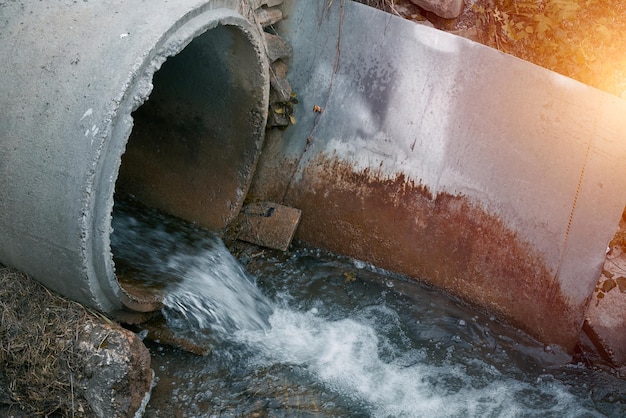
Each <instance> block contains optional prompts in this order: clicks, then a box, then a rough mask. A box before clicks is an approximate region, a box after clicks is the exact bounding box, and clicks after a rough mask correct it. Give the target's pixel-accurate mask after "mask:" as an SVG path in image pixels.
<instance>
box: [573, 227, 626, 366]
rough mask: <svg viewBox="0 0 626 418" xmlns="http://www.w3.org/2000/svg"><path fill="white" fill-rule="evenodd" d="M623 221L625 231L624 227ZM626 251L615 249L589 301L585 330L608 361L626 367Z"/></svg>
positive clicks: (613, 248)
mask: <svg viewBox="0 0 626 418" xmlns="http://www.w3.org/2000/svg"><path fill="white" fill-rule="evenodd" d="M625 226H626V225H624V221H622V230H624V227H625ZM625 271H626V252H625V251H624V249H623V248H621V247H620V246H614V247H612V248H611V252H610V253H609V254H608V255H607V259H606V262H605V263H604V269H603V272H602V276H601V278H600V280H599V281H598V284H597V286H596V289H595V291H594V293H593V297H592V298H591V302H590V303H589V309H588V310H587V315H586V317H585V323H584V326H583V329H584V331H585V333H586V334H587V335H588V336H589V338H590V339H591V341H592V342H593V343H594V345H595V348H596V349H597V350H598V351H599V352H600V354H601V355H602V356H603V357H604V359H605V360H607V361H609V362H610V363H612V364H613V365H615V366H619V367H621V366H626V277H624V276H625V275H624V272H625Z"/></svg>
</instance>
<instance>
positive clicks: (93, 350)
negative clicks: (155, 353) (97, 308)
mask: <svg viewBox="0 0 626 418" xmlns="http://www.w3.org/2000/svg"><path fill="white" fill-rule="evenodd" d="M0 317H1V318H2V321H1V322H0V415H2V416H11V415H13V416H21V415H22V414H24V416H34V415H37V416H38V415H42V416H50V415H54V416H57V415H59V416H73V417H86V416H89V417H132V416H137V415H136V414H139V415H140V414H141V413H142V408H145V405H146V404H147V400H148V399H149V396H150V393H151V389H152V380H153V372H152V370H151V368H150V354H149V352H148V349H147V348H146V347H145V346H144V345H143V343H142V342H141V340H140V339H139V338H138V337H137V336H136V335H135V334H133V333H132V332H130V331H128V330H125V329H123V328H122V327H121V326H119V325H118V324H116V323H114V322H112V321H111V320H109V319H108V318H106V317H105V316H103V315H101V314H98V313H96V312H93V311H89V310H87V309H86V308H85V307H84V306H82V305H80V304H79V303H77V302H72V301H69V300H67V299H65V298H63V297H61V296H58V295H57V294H55V293H52V292H51V291H50V290H48V289H46V288H45V287H43V286H42V285H40V284H39V283H37V282H35V281H34V280H32V279H31V278H30V277H28V276H27V275H25V274H23V273H20V272H18V271H16V270H13V269H9V268H5V267H3V266H1V265H0Z"/></svg>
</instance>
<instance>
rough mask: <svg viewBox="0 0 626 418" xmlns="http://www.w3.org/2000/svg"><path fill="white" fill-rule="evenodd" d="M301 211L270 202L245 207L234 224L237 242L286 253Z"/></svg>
mask: <svg viewBox="0 0 626 418" xmlns="http://www.w3.org/2000/svg"><path fill="white" fill-rule="evenodd" d="M301 216H302V211H300V210H299V209H294V208H290V207H287V206H283V205H279V204H277V203H272V202H259V203H250V204H248V205H246V206H245V207H244V208H243V209H242V210H241V212H240V213H239V215H238V216H237V219H236V220H235V222H234V226H233V229H234V230H235V231H236V237H237V239H239V240H242V241H245V242H249V243H251V244H256V245H260V246H262V247H268V248H273V249H276V250H281V251H287V250H288V249H289V245H291V241H292V239H293V237H294V235H295V233H296V229H297V228H298V225H299V223H300V218H301Z"/></svg>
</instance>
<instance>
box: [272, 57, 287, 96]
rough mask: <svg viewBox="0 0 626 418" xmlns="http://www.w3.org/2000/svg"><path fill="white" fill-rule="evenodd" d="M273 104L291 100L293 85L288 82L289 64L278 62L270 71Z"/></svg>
mask: <svg viewBox="0 0 626 418" xmlns="http://www.w3.org/2000/svg"><path fill="white" fill-rule="evenodd" d="M270 86H271V87H272V97H271V98H270V101H271V102H288V101H289V100H290V99H291V93H292V90H291V84H290V83H289V80H287V64H285V63H284V62H283V61H276V62H275V63H274V64H272V66H271V69H270Z"/></svg>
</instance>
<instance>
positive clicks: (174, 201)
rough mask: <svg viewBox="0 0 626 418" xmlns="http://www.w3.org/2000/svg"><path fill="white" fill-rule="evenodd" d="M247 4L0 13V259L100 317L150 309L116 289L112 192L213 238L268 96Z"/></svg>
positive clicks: (69, 6)
mask: <svg viewBox="0 0 626 418" xmlns="http://www.w3.org/2000/svg"><path fill="white" fill-rule="evenodd" d="M267 3H268V2H267V1H260V2H259V1H257V2H256V4H257V5H258V6H262V5H263V4H267ZM269 3H271V4H275V1H271V2H269ZM249 4H250V3H249V2H243V1H241V0H180V1H176V2H169V1H166V0H154V1H149V2H144V1H140V0H132V1H125V2H120V1H113V0H103V1H98V2H84V1H80V2H77V1H70V0H64V1H59V2H56V3H55V5H54V7H44V6H42V5H41V4H39V3H38V2H32V1H31V2H2V3H0V15H1V16H2V18H1V19H0V34H1V37H2V40H3V42H1V43H0V54H1V55H2V56H4V57H10V59H6V60H3V62H2V64H1V65H0V67H1V68H2V71H1V74H2V77H0V108H1V109H2V112H0V137H2V141H0V261H1V262H3V263H4V264H6V265H9V266H13V267H16V268H18V269H20V270H22V271H25V272H27V273H29V274H30V275H32V277H34V278H35V279H37V280H41V281H42V282H44V283H46V284H47V285H48V286H49V287H50V288H52V289H55V290H56V291H58V292H59V293H62V294H64V295H66V296H68V297H71V298H73V299H75V300H78V301H80V302H82V303H84V304H86V305H89V306H92V307H95V308H97V309H100V310H102V311H105V312H114V311H119V310H126V309H130V310H138V311H144V310H152V309H155V307H157V306H158V304H154V301H153V300H142V299H141V297H140V295H128V294H127V293H128V292H127V291H125V290H124V289H122V288H121V287H120V285H119V283H118V282H117V280H116V277H115V274H114V266H113V263H112V257H111V251H110V246H109V242H110V232H111V222H110V220H111V210H112V207H113V203H114V201H113V196H114V191H115V190H116V189H118V190H119V189H122V188H123V189H125V191H126V192H128V193H131V194H134V195H135V196H136V197H137V198H138V199H141V200H143V201H144V202H145V203H147V204H148V205H151V206H154V207H157V208H159V209H162V210H165V211H167V212H169V213H172V214H175V215H177V216H179V217H182V218H185V219H187V220H190V221H195V222H199V223H202V224H204V225H206V226H208V227H211V228H214V229H219V228H223V227H224V226H225V225H226V224H228V222H229V221H230V220H232V219H233V218H234V217H235V216H236V215H237V213H238V212H239V209H240V208H241V205H242V203H243V199H244V197H245V194H246V191H247V189H248V186H249V182H250V179H251V176H252V173H253V171H254V167H255V164H256V159H257V157H258V154H259V152H260V148H261V145H262V141H263V135H264V130H265V123H266V119H267V102H268V96H269V77H268V63H267V58H266V55H265V47H264V40H263V35H262V34H261V28H260V26H259V25H258V24H257V20H258V19H257V15H256V14H255V13H254V12H255V11H254V10H252V9H251V8H250V6H249ZM263 13H265V12H263ZM267 13H269V15H271V16H273V15H274V14H275V13H273V11H268V12H267ZM270 21H271V19H270ZM148 98H149V100H148ZM144 102H145V105H143V104H144ZM142 105H143V106H142ZM129 138H130V139H129ZM122 154H124V155H123V157H122ZM118 173H119V177H120V181H119V182H117V180H118Z"/></svg>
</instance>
